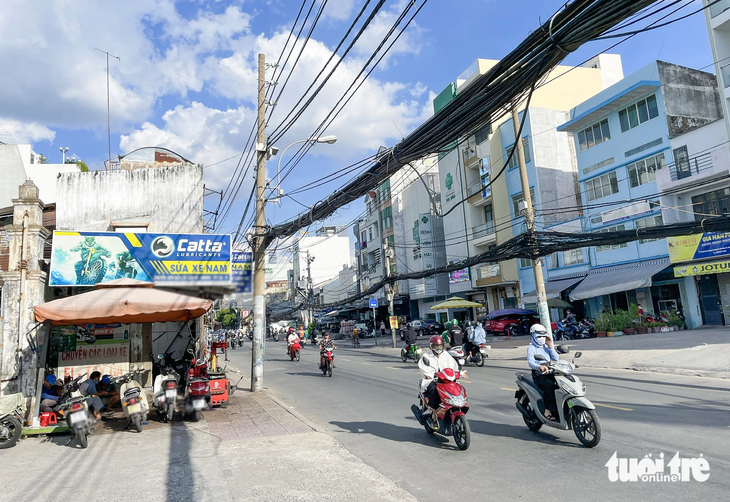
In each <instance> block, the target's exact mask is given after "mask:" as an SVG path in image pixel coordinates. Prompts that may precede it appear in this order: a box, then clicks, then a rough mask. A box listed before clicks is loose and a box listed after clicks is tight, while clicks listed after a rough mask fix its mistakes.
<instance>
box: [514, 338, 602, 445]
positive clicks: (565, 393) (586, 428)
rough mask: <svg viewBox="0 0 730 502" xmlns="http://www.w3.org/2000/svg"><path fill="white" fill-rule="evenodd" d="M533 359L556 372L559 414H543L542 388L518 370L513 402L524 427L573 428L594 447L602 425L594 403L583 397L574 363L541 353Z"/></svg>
mask: <svg viewBox="0 0 730 502" xmlns="http://www.w3.org/2000/svg"><path fill="white" fill-rule="evenodd" d="M580 356H581V353H580V352H576V353H575V358H579V357H580ZM535 359H537V360H538V361H543V362H542V363H541V364H542V365H545V366H547V367H548V368H550V371H551V372H552V374H553V375H555V382H556V383H557V388H556V389H555V403H556V405H557V408H558V416H557V417H556V419H555V420H550V419H548V418H547V417H545V404H544V401H543V393H542V390H540V388H539V387H538V386H537V385H535V382H534V381H533V380H532V377H531V375H526V374H523V373H517V381H516V383H517V387H518V390H517V391H516V392H515V398H516V399H517V402H516V403H515V404H516V406H517V409H518V410H520V413H522V419H523V420H524V421H525V425H527V428H528V429H530V430H531V431H535V432H536V431H539V430H540V428H541V427H542V426H543V424H545V425H547V426H549V427H553V428H555V429H562V430H570V429H573V432H574V433H575V436H576V437H577V438H578V440H579V441H580V442H581V443H582V444H583V445H584V446H587V447H588V448H593V447H595V446H596V445H598V443H599V442H600V440H601V424H600V422H599V421H598V415H597V414H596V411H595V410H596V407H595V405H594V404H593V403H591V402H590V401H589V400H588V399H586V398H585V393H586V386H585V384H584V383H583V382H581V381H580V379H578V377H576V376H574V375H573V371H574V370H575V368H576V366H575V364H574V362H568V361H546V360H545V358H544V357H543V356H542V355H541V354H537V355H536V356H535ZM574 360H575V359H574Z"/></svg>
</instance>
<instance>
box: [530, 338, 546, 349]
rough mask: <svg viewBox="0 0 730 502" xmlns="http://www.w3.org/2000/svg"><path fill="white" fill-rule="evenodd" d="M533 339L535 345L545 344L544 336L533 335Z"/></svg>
mask: <svg viewBox="0 0 730 502" xmlns="http://www.w3.org/2000/svg"><path fill="white" fill-rule="evenodd" d="M532 341H533V342H535V345H537V346H538V347H542V346H543V345H545V337H544V336H533V337H532Z"/></svg>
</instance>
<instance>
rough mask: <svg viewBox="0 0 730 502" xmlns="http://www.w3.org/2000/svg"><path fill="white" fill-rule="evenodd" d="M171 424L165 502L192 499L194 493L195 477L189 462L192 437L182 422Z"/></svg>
mask: <svg viewBox="0 0 730 502" xmlns="http://www.w3.org/2000/svg"><path fill="white" fill-rule="evenodd" d="M171 425H172V430H171V431H170V455H169V459H168V464H167V476H166V481H165V483H166V488H167V494H166V500H167V502H177V501H182V500H185V501H192V500H194V495H195V478H194V476H193V467H192V465H191V463H190V453H191V452H190V450H191V443H192V438H191V436H190V431H189V430H188V428H187V425H186V424H185V423H184V422H177V423H175V424H171Z"/></svg>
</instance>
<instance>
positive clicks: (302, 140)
mask: <svg viewBox="0 0 730 502" xmlns="http://www.w3.org/2000/svg"><path fill="white" fill-rule="evenodd" d="M309 141H311V138H307V139H300V140H299V141H295V142H294V143H292V144H291V145H289V146H287V147H286V148H284V151H283V152H281V155H279V161H278V162H277V163H276V189H277V191H278V190H279V183H280V180H279V176H280V175H281V159H282V158H284V154H285V153H286V151H287V150H288V149H289V148H291V147H293V146H294V145H297V144H299V143H307V142H309Z"/></svg>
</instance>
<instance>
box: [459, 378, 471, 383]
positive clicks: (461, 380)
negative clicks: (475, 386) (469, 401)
mask: <svg viewBox="0 0 730 502" xmlns="http://www.w3.org/2000/svg"><path fill="white" fill-rule="evenodd" d="M459 381H460V382H464V383H474V382H472V381H471V380H464V379H460V380H459Z"/></svg>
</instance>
